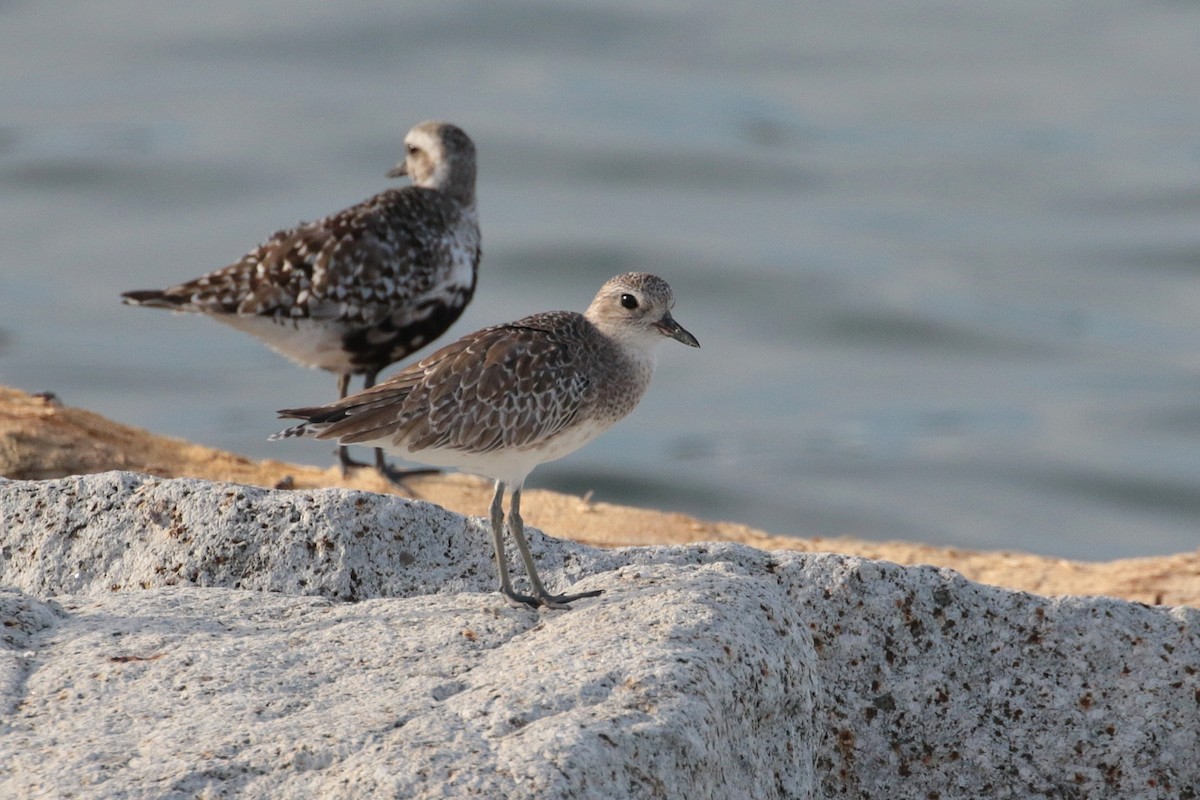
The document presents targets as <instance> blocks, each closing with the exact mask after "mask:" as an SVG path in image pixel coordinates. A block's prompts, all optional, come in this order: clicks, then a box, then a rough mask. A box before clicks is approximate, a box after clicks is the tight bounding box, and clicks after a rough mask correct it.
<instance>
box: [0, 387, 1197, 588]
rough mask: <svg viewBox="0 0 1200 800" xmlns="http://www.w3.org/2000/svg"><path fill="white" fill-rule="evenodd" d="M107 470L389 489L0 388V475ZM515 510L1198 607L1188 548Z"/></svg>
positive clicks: (469, 494) (617, 509) (617, 533)
mask: <svg viewBox="0 0 1200 800" xmlns="http://www.w3.org/2000/svg"><path fill="white" fill-rule="evenodd" d="M113 469H124V470H135V471H138V472H145V473H148V474H151V475H159V476H164V477H195V478H204V479H206V480H213V481H233V482H236V483H245V484H248V485H252V486H263V487H274V486H278V485H280V484H284V485H291V486H294V487H295V488H299V489H308V488H319V487H326V486H336V487H345V488H357V489H363V490H367V491H373V492H390V491H392V489H391V487H390V486H389V485H387V484H386V483H385V482H384V481H382V480H381V479H379V478H378V476H376V475H374V474H372V473H371V472H370V471H367V470H362V471H359V472H358V473H356V474H354V475H352V476H351V478H350V480H343V479H342V477H341V475H340V474H339V472H338V470H337V469H335V468H332V467H331V468H329V469H317V468H315V467H310V466H303V465H298V464H287V463H284V462H280V461H271V460H267V461H253V460H251V459H247V458H244V457H242V456H238V455H235V454H233V453H229V452H225V451H221V450H214V449H212V448H207V447H202V446H200V445H195V444H191V443H188V442H185V441H182V440H179V439H171V438H167V437H163V436H157V435H155V434H152V433H149V432H147V431H144V430H141V429H139V428H134V427H130V426H127V425H122V424H120V423H117V422H114V421H112V420H109V419H107V418H105V417H102V416H100V415H98V414H95V413H92V412H89V411H85V410H82V409H76V408H70V407H67V406H63V405H59V404H58V403H57V402H56V401H53V400H48V399H44V398H42V397H38V396H33V395H29V394H26V393H24V392H20V391H17V390H14V389H8V388H4V387H0V475H2V476H6V477H10V478H17V479H39V478H55V477H61V476H64V475H75V474H86V473H94V472H103V471H106V470H113ZM411 485H412V487H413V489H414V490H415V492H416V493H417V495H418V496H419V497H421V498H422V499H425V500H429V501H431V502H433V503H437V504H438V505H441V506H443V507H445V508H447V509H450V510H452V511H456V512H458V513H461V514H469V515H481V514H483V513H484V512H485V511H486V508H487V504H488V502H489V500H490V496H491V487H490V485H489V484H488V483H487V482H486V481H482V480H480V479H478V478H474V477H472V476H469V475H445V476H436V477H429V478H415V479H413V480H412V482H411ZM522 511H523V513H524V516H525V518H526V521H527V522H528V523H529V524H531V525H533V526H536V527H538V528H540V529H542V530H544V531H546V532H547V533H550V534H551V535H554V536H557V537H561V538H569V539H572V540H574V541H578V542H584V543H587V544H594V545H599V546H602V547H612V546H622V545H643V544H682V543H687V542H699V541H728V542H742V543H745V544H749V545H752V546H754V547H758V548H762V549H768V550H795V551H799V552H838V553H844V554H849V555H860V556H864V557H867V558H872V559H885V560H888V561H894V562H896V563H898V564H933V565H937V566H944V567H950V568H952V569H955V570H957V571H958V572H961V573H962V574H963V575H965V576H966V577H968V578H971V579H972V580H976V581H979V582H981V583H988V584H992V585H995V586H1003V587H1007V588H1011V589H1019V590H1023V591H1029V592H1036V593H1038V594H1045V595H1068V594H1069V595H1107V596H1111V597H1120V598H1124V599H1127V600H1136V601H1138V602H1143V603H1148V604H1165V605H1200V552H1191V553H1180V554H1178V555H1174V556H1163V557H1152V558H1136V559H1121V560H1116V561H1108V562H1096V563H1093V562H1081V561H1070V560H1066V559H1059V558H1049V557H1044V556H1037V555H1031V554H1028V553H1017V552H980V551H972V550H963V549H957V548H942V547H931V546H927V545H922V544H918V543H907V542H866V541H861V540H856V539H805V538H801V535H802V534H803V531H796V534H797V535H796V536H780V535H772V534H768V533H764V532H762V531H758V530H754V529H752V528H749V527H747V526H744V525H738V524H735V523H725V522H706V521H702V520H698V519H695V518H692V517H689V516H686V515H684V514H664V513H661V512H657V511H651V510H647V509H638V508H630V507H627V506H619V505H614V504H609V503H601V502H587V501H585V500H583V499H582V498H579V497H574V496H570V495H564V494H559V493H555V492H548V491H542V490H529V491H528V492H527V493H526V500H525V503H524V504H523V507H522Z"/></svg>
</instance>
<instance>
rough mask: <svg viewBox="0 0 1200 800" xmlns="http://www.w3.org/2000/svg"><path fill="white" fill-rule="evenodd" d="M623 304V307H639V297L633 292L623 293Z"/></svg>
mask: <svg viewBox="0 0 1200 800" xmlns="http://www.w3.org/2000/svg"><path fill="white" fill-rule="evenodd" d="M621 306H622V307H623V308H628V309H634V308H637V307H638V302H637V298H636V297H634V296H633V295H631V294H623V295H621Z"/></svg>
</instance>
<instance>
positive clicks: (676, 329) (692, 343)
mask: <svg viewBox="0 0 1200 800" xmlns="http://www.w3.org/2000/svg"><path fill="white" fill-rule="evenodd" d="M654 327H656V328H658V332H659V333H661V334H662V335H663V336H670V337H671V338H672V339H674V340H675V341H677V342H683V343H684V344H686V345H687V346H688V347H699V346H700V343H699V342H698V341H696V337H695V336H692V335H691V334H690V333H688V332H687V331H686V330H685V329H684V327H683V326H682V325H680V324H679V323H678V322H676V321H675V318H674V317H672V316H671V315H670V314H664V315H663V318H662V319H660V320H659V321H658V322H656V323H654Z"/></svg>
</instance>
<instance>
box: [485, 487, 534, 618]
mask: <svg viewBox="0 0 1200 800" xmlns="http://www.w3.org/2000/svg"><path fill="white" fill-rule="evenodd" d="M503 502H504V482H503V481H496V493H495V494H494V495H493V496H492V508H491V513H492V547H493V549H494V550H495V551H496V574H497V575H498V576H499V577H500V594H502V595H504V599H505V600H507V601H508V602H509V603H511V604H512V605H514V606H517V607H518V608H520V607H521V606H522V605H527V606H533V607H534V608H537V607H538V605H539V602H538V600H537V599H536V598H533V597H530V596H528V595H524V594H517V593H516V592H515V591H513V588H512V580H511V579H510V578H509V576H508V558H507V557H506V556H505V555H504V505H503Z"/></svg>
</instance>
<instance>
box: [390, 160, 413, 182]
mask: <svg viewBox="0 0 1200 800" xmlns="http://www.w3.org/2000/svg"><path fill="white" fill-rule="evenodd" d="M407 174H408V163H407V162H404V161H401V162H400V163H399V164H397V165H396V166H394V167H392V168H391V169H389V170H388V171H387V176H388V177H389V178H403V177H404V176H405V175H407Z"/></svg>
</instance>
